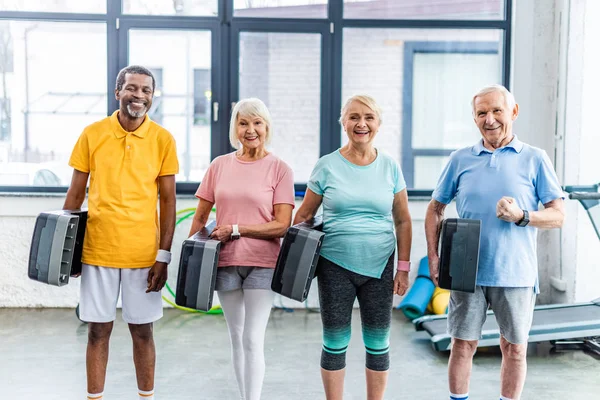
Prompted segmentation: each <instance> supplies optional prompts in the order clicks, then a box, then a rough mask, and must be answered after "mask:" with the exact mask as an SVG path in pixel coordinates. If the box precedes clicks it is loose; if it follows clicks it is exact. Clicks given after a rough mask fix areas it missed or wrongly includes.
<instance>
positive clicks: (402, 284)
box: [394, 271, 408, 296]
mask: <svg viewBox="0 0 600 400" xmlns="http://www.w3.org/2000/svg"><path fill="white" fill-rule="evenodd" d="M407 289H408V271H398V272H396V277H395V278H394V293H395V294H397V295H398V296H404V294H405V293H406V290H407Z"/></svg>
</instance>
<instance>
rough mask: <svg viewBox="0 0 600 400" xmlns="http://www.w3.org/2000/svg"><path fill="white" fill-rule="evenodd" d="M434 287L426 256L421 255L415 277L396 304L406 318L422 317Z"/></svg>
mask: <svg viewBox="0 0 600 400" xmlns="http://www.w3.org/2000/svg"><path fill="white" fill-rule="evenodd" d="M434 289H435V285H434V284H433V282H432V280H431V277H430V276H429V264H428V262H427V257H423V258H422V259H421V261H420V262H419V270H418V272H417V278H416V279H415V282H414V283H413V285H412V286H411V288H410V290H409V291H408V293H407V294H406V296H404V298H403V299H402V301H401V302H400V304H399V305H398V308H399V309H400V310H402V312H403V313H404V315H405V316H406V318H408V319H410V320H411V321H412V320H414V319H415V318H418V317H422V316H423V315H425V310H426V309H427V305H428V304H429V301H430V300H431V296H432V295H433V291H434Z"/></svg>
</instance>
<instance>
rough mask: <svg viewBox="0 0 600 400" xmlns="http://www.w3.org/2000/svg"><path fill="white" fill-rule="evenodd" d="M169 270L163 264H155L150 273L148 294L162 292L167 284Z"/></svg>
mask: <svg viewBox="0 0 600 400" xmlns="http://www.w3.org/2000/svg"><path fill="white" fill-rule="evenodd" d="M168 273H169V270H168V268H167V264H166V263H163V262H158V261H157V262H155V263H154V265H153V266H152V268H150V272H148V289H147V290H146V293H150V292H160V291H161V290H162V288H163V287H164V286H165V283H167V275H168Z"/></svg>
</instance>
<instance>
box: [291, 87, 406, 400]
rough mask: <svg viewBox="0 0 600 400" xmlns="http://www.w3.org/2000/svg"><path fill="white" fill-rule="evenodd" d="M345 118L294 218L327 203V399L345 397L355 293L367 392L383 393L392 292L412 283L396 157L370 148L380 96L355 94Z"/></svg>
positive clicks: (321, 275) (323, 284)
mask: <svg viewBox="0 0 600 400" xmlns="http://www.w3.org/2000/svg"><path fill="white" fill-rule="evenodd" d="M340 123H341V125H342V126H343V128H344V130H345V131H346V134H347V135H348V144H346V145H345V146H344V147H342V148H341V149H339V150H336V151H334V152H333V153H331V154H328V155H326V156H323V157H322V158H321V159H320V160H319V161H318V162H317V165H316V166H315V168H314V170H313V172H312V174H311V177H310V180H309V182H308V189H307V191H306V196H305V197H304V201H303V202H302V206H301V207H300V209H299V210H298V212H297V214H296V217H295V219H294V224H297V223H300V222H302V221H305V220H308V219H310V218H312V217H313V216H314V215H315V213H316V212H317V209H318V208H319V206H320V205H321V204H323V231H324V232H325V239H324V241H323V245H322V247H321V258H320V259H319V264H318V266H317V274H318V285H319V301H320V304H321V319H322V322H323V350H322V352H321V376H322V378H323V386H324V388H325V394H326V396H327V399H328V400H331V399H341V398H342V395H343V390H344V374H345V366H346V349H347V348H348V343H349V342H350V333H351V327H350V321H351V318H352V309H353V305H354V301H355V299H356V298H358V302H359V305H360V315H361V321H362V330H363V340H364V344H365V348H366V375H367V392H368V396H367V397H368V398H369V399H383V395H384V393H385V388H386V385H387V379H388V370H389V334H390V323H391V315H392V301H393V296H394V293H397V294H399V295H403V294H404V293H405V292H406V290H407V288H408V271H409V270H410V262H409V258H410V247H411V240H412V223H411V218H410V214H409V212H408V196H407V194H406V184H405V182H404V177H403V176H402V171H400V167H399V165H398V163H397V162H396V161H395V160H393V159H392V158H391V157H389V156H387V155H385V154H382V153H381V152H378V151H377V149H376V148H375V147H373V139H374V138H375V136H376V135H377V132H378V130H379V126H380V124H381V109H380V108H379V106H378V105H377V103H376V102H375V100H374V99H372V98H371V97H369V96H354V97H351V98H350V99H348V101H347V102H346V104H345V105H344V107H343V108H342V111H341V117H340ZM394 228H395V230H396V235H394ZM396 244H397V246H398V272H397V274H396V278H395V279H394V271H393V270H394V249H395V247H396Z"/></svg>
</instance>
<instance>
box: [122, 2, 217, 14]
mask: <svg viewBox="0 0 600 400" xmlns="http://www.w3.org/2000/svg"><path fill="white" fill-rule="evenodd" d="M123 14H137V15H180V16H181V15H182V16H217V15H218V14H219V8H218V1H217V0H123Z"/></svg>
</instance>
